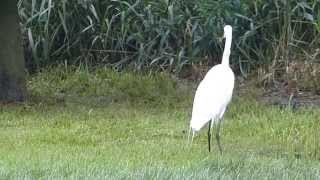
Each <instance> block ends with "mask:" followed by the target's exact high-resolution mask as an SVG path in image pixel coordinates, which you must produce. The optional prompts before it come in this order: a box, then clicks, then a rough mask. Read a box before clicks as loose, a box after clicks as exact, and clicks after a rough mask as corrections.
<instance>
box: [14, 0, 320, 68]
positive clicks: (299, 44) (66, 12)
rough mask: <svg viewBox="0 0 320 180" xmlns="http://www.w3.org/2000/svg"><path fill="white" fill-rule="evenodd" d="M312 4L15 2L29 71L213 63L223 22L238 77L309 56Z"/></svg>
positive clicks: (315, 27) (315, 15)
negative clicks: (229, 31)
mask: <svg viewBox="0 0 320 180" xmlns="http://www.w3.org/2000/svg"><path fill="white" fill-rule="evenodd" d="M319 6H320V3H319V1H313V0H308V1H294V0H290V1H280V0H277V1H267V0H262V1H241V2H240V1H231V0H230V1H229V0H228V1H222V0H217V1H210V0H200V1H191V0H184V1H182V0H172V1H168V0H161V1H155V0H138V1H133V0H126V1H124V0H111V1H110V0H98V1H95V0H80V1H75V0H71V1H66V0H63V1H53V0H20V1H19V3H18V8H19V14H20V17H21V21H22V27H23V33H24V36H25V44H26V47H27V50H28V51H27V56H28V57H29V60H28V64H29V67H31V68H33V69H37V68H39V67H42V66H45V65H48V64H52V63H64V62H68V63H79V62H81V63H88V64H92V65H95V64H110V65H112V66H113V67H116V68H122V67H124V66H127V65H130V66H132V67H134V68H135V69H138V70H139V69H141V68H156V69H169V70H171V71H174V72H179V71H180V70H181V68H183V67H184V66H185V65H188V64H194V63H195V64H197V63H200V62H202V63H205V64H214V63H217V62H219V57H220V55H221V51H222V41H220V40H219V39H220V37H221V36H222V29H223V28H222V27H223V26H224V24H226V23H228V24H231V25H233V27H234V32H235V36H234V42H235V45H234V47H233V50H234V51H233V58H232V63H233V65H234V66H235V67H236V68H235V69H239V70H240V72H242V73H246V72H247V71H250V70H251V69H254V68H255V67H256V66H257V65H261V64H268V63H269V64H270V63H271V62H276V64H278V62H279V61H282V60H285V61H287V60H288V59H290V58H289V57H290V56H291V53H290V52H292V51H293V50H294V52H298V54H300V53H301V54H302V53H303V52H307V53H310V52H309V51H308V49H307V48H309V47H316V46H317V45H318V44H319V30H320V28H319V27H320V19H319V18H320V14H319V10H318V9H319ZM296 49H298V50H299V51H296ZM306 49H307V50H306ZM293 54H297V53H293ZM280 64H281V63H280Z"/></svg>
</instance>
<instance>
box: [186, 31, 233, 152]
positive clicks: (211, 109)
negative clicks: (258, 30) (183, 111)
mask: <svg viewBox="0 0 320 180" xmlns="http://www.w3.org/2000/svg"><path fill="white" fill-rule="evenodd" d="M223 37H224V38H226V41H225V47H224V52H223V56H222V63H221V64H218V65H215V66H214V67H212V68H211V69H210V70H209V71H208V72H207V74H206V75H205V77H204V79H203V80H202V81H201V82H200V84H199V86H198V88H197V91H196V94H195V96H194V101H193V110H192V117H191V121H190V129H189V135H188V139H189V137H190V133H191V130H192V139H191V141H192V140H193V137H194V134H195V132H197V131H199V130H200V129H201V128H202V127H203V126H204V125H205V124H206V123H208V122H209V128H208V147H209V152H210V150H211V145H210V144H211V143H210V142H211V128H212V125H213V123H217V131H216V140H217V144H218V147H219V151H220V153H222V148H221V144H220V124H221V121H222V118H223V114H224V112H225V110H226V107H227V105H228V104H229V102H230V100H231V98H232V92H233V87H234V73H233V71H232V69H231V68H230V67H229V57H230V49H231V41H232V27H231V26H230V25H226V26H225V27H224V35H223Z"/></svg>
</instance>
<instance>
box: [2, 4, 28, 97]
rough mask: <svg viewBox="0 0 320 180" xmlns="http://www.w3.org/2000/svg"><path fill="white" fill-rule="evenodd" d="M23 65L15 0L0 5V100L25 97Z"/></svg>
mask: <svg viewBox="0 0 320 180" xmlns="http://www.w3.org/2000/svg"><path fill="white" fill-rule="evenodd" d="M25 84H26V83H25V67H24V57H23V49H22V38H21V32H20V26H19V17H18V9H17V2H16V0H3V1H1V6H0V101H22V100H24V97H25V90H26V85H25Z"/></svg>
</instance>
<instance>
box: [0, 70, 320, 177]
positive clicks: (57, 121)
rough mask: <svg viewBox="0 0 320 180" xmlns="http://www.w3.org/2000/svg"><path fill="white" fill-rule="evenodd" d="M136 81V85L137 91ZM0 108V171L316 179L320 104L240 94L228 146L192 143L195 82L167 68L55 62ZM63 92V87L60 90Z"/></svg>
mask: <svg viewBox="0 0 320 180" xmlns="http://www.w3.org/2000/svg"><path fill="white" fill-rule="evenodd" d="M136 88H137V89H136ZM28 89H29V92H30V99H29V100H28V101H27V102H25V103H23V104H20V105H13V104H9V105H7V106H1V107H0V147H1V148H0V179H317V178H319V176H320V163H319V157H320V156H319V153H320V151H319V145H318V144H319V143H318V142H319V140H318V137H319V134H320V132H319V130H320V127H319V126H320V123H319V115H320V111H319V110H318V109H300V110H298V111H294V112H292V111H290V110H286V109H279V108H276V107H268V106H265V105H262V104H260V103H258V102H256V101H255V100H254V99H253V98H250V97H247V96H246V97H235V98H234V99H233V102H232V104H231V106H230V108H229V109H228V111H227V113H226V117H225V121H224V122H223V126H222V127H223V129H222V145H223V149H224V154H223V155H222V156H221V155H219V153H218V149H217V146H216V144H214V147H213V151H212V152H211V153H209V152H207V142H206V129H204V130H202V131H201V133H199V134H198V135H197V136H196V137H195V139H194V142H193V144H192V146H187V141H186V135H187V134H186V130H187V127H188V122H189V119H190V111H191V108H192V94H193V90H194V88H193V86H192V85H190V84H186V83H182V82H178V81H177V80H174V79H172V78H171V77H170V76H169V75H167V74H165V73H162V74H156V73H151V74H150V73H132V72H129V71H127V72H122V73H117V72H114V71H111V70H109V69H98V70H95V71H93V72H89V71H85V70H83V69H81V68H80V69H73V70H70V69H69V68H68V69H67V70H66V69H63V68H55V69H52V70H47V71H43V72H41V73H39V74H37V75H35V76H32V77H30V78H29V82H28ZM61 94H62V95H61Z"/></svg>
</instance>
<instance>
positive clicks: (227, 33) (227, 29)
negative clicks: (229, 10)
mask: <svg viewBox="0 0 320 180" xmlns="http://www.w3.org/2000/svg"><path fill="white" fill-rule="evenodd" d="M223 30H224V33H223V38H226V37H228V36H230V35H231V34H232V27H231V26H230V25H226V26H224V28H223Z"/></svg>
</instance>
